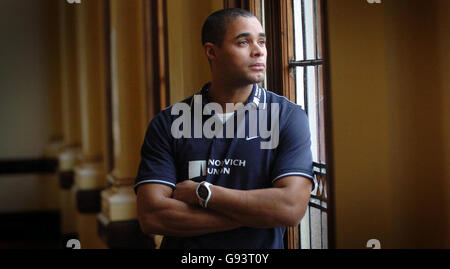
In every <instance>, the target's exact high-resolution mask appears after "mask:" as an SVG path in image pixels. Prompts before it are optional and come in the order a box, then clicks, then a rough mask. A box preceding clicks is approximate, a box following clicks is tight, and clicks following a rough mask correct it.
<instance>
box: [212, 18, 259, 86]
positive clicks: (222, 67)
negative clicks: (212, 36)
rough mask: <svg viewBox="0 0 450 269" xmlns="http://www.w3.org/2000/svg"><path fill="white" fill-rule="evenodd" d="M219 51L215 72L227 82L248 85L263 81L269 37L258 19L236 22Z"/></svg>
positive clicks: (230, 24) (230, 28)
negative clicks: (267, 38)
mask: <svg viewBox="0 0 450 269" xmlns="http://www.w3.org/2000/svg"><path fill="white" fill-rule="evenodd" d="M216 51H217V53H216V61H215V66H216V71H217V72H219V75H220V76H223V78H224V79H226V81H229V82H232V83H233V84H236V85H247V84H253V83H259V82H261V81H263V80H264V72H265V70H266V59H267V49H266V36H265V34H264V31H263V28H262V26H261V24H260V23H259V21H258V19H257V18H254V17H253V18H246V17H237V18H235V19H233V20H232V21H231V22H230V23H229V25H228V28H227V31H226V33H225V36H224V39H223V42H222V46H221V47H220V48H217V50H216Z"/></svg>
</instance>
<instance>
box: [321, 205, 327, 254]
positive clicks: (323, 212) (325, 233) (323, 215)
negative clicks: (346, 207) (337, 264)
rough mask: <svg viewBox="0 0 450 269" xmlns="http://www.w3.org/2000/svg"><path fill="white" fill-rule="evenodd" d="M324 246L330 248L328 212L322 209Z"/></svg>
mask: <svg viewBox="0 0 450 269" xmlns="http://www.w3.org/2000/svg"><path fill="white" fill-rule="evenodd" d="M322 248H324V249H327V248H328V222H327V212H325V211H322Z"/></svg>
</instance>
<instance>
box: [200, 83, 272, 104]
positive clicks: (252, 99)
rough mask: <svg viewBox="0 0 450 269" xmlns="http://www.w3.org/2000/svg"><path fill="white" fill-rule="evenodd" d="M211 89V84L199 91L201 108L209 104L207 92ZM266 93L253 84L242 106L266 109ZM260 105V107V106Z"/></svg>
mask: <svg viewBox="0 0 450 269" xmlns="http://www.w3.org/2000/svg"><path fill="white" fill-rule="evenodd" d="M210 87H211V82H208V83H206V84H205V85H204V86H203V88H202V89H201V91H200V93H199V94H201V95H202V107H204V106H205V105H206V104H208V103H209V98H208V90H209V88H210ZM266 98H267V93H266V90H265V89H263V88H262V87H260V86H259V85H258V84H257V83H254V84H253V89H252V93H251V94H250V96H249V97H248V99H247V101H246V102H245V103H244V106H246V105H247V104H250V105H251V106H252V108H253V109H258V108H262V109H266V106H267V99H266ZM260 104H261V106H260Z"/></svg>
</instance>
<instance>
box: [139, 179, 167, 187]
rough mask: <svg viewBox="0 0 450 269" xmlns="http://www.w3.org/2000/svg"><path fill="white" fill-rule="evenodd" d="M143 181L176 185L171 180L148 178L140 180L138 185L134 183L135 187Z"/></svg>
mask: <svg viewBox="0 0 450 269" xmlns="http://www.w3.org/2000/svg"><path fill="white" fill-rule="evenodd" d="M143 183H162V184H168V185H170V186H173V187H175V184H173V183H172V182H169V181H164V180H158V179H148V180H142V181H140V182H138V183H137V184H136V185H134V188H136V187H137V186H139V185H140V184H143Z"/></svg>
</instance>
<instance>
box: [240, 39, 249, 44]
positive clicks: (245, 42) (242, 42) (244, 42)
mask: <svg viewBox="0 0 450 269" xmlns="http://www.w3.org/2000/svg"><path fill="white" fill-rule="evenodd" d="M247 44H248V41H247V40H243V41H239V45H247Z"/></svg>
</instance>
